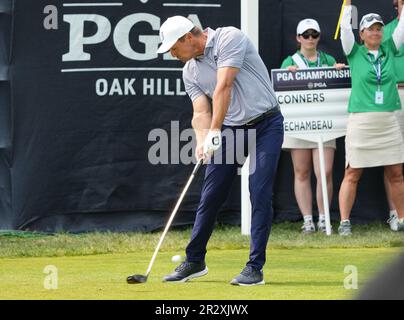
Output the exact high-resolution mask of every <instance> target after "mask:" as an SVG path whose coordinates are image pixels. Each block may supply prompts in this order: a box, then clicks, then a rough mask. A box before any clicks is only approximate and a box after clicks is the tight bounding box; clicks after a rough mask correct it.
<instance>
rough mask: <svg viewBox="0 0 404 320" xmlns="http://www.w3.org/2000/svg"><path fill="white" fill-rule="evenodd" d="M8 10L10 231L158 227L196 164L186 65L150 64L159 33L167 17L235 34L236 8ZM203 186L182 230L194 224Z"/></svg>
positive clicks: (136, 5) (76, 5)
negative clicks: (232, 30) (10, 18)
mask: <svg viewBox="0 0 404 320" xmlns="http://www.w3.org/2000/svg"><path fill="white" fill-rule="evenodd" d="M14 9H15V11H14V35H13V42H14V43H13V53H12V71H11V77H12V79H11V83H12V103H13V105H12V108H13V119H14V120H13V121H14V123H13V133H14V142H13V144H14V145H13V159H14V163H13V170H12V188H13V200H12V202H13V203H12V206H13V212H14V213H13V219H14V221H13V226H14V228H16V229H25V230H26V229H35V230H45V231H55V230H68V231H88V230H94V229H97V230H106V229H109V230H150V229H154V228H158V227H161V226H162V225H164V224H165V221H166V219H167V216H168V214H169V213H170V211H171V209H172V207H173V205H174V204H175V200H176V199H177V197H178V195H179V193H180V191H181V189H182V187H183V185H184V184H185V182H186V178H187V176H188V175H189V174H190V172H191V171H192V167H193V165H192V164H191V162H192V161H194V160H193V155H192V147H193V145H192V143H191V140H192V137H191V135H192V134H191V133H192V130H189V131H186V134H183V132H184V130H185V129H189V128H190V126H191V124H190V120H191V115H192V106H191V102H190V100H189V98H188V97H187V95H186V93H185V89H184V85H183V83H182V73H181V68H182V66H183V65H182V63H181V62H179V61H177V60H173V59H172V58H171V57H170V55H169V54H165V55H157V54H156V50H157V47H158V45H159V36H158V30H159V28H160V25H161V24H162V23H163V22H164V21H165V20H166V18H168V17H169V16H172V15H184V16H186V17H188V18H190V19H191V20H192V21H194V23H195V24H196V25H198V26H200V27H202V28H206V27H208V26H209V27H211V28H217V27H220V26H226V25H233V26H236V27H240V1H235V0H214V1H213V0H204V1H199V0H194V1H184V0H180V1H175V3H171V2H169V1H160V0H150V1H148V0H119V1H117V2H114V1H110V0H109V1H103V0H98V1H89V0H87V1H82V2H80V1H56V0H35V1H32V0H16V1H14ZM181 153H182V155H183V157H181V160H183V159H185V161H180V156H181ZM184 155H185V156H184ZM201 180H202V175H201V176H200V177H198V179H197V181H196V182H195V183H194V185H193V186H192V187H191V189H190V191H189V193H188V194H187V197H186V199H185V200H184V202H183V205H182V207H181V208H182V212H180V214H179V215H178V219H176V223H177V224H181V223H190V222H192V219H193V218H194V210H195V207H196V204H197V203H198V199H199V192H200V182H201ZM238 204H239V201H232V199H229V201H228V203H227V204H226V205H225V206H224V209H225V212H229V214H228V215H227V216H226V214H224V215H222V220H226V219H227V220H231V219H232V218H234V214H237V217H238V215H239V213H238V212H236V211H235V210H236V209H237V207H238ZM231 214H233V216H232V215H231ZM1 223H2V222H1V219H0V229H1Z"/></svg>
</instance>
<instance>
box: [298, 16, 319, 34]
mask: <svg viewBox="0 0 404 320" xmlns="http://www.w3.org/2000/svg"><path fill="white" fill-rule="evenodd" d="M310 29H313V30H316V31H317V32H321V30H320V25H319V24H318V22H317V21H316V20H314V19H304V20H302V21H300V22H299V24H298V25H297V30H296V34H297V35H301V34H302V33H304V32H305V31H307V30H310Z"/></svg>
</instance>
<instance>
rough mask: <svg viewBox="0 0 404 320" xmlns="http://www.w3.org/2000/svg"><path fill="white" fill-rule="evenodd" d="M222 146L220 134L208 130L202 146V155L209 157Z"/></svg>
mask: <svg viewBox="0 0 404 320" xmlns="http://www.w3.org/2000/svg"><path fill="white" fill-rule="evenodd" d="M221 145H222V133H221V132H220V131H219V130H209V132H208V135H207V136H206V138H205V142H204V145H203V154H205V155H211V154H212V153H213V152H214V151H216V150H217V149H219V148H220V146H221Z"/></svg>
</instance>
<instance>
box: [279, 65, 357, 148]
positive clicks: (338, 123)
mask: <svg viewBox="0 0 404 320" xmlns="http://www.w3.org/2000/svg"><path fill="white" fill-rule="evenodd" d="M271 74H272V82H273V86H274V90H275V93H276V96H277V99H278V103H279V105H280V107H281V110H282V113H283V116H284V118H285V121H284V127H285V135H288V136H291V137H295V138H299V139H302V140H307V141H313V142H318V141H319V136H322V139H323V141H329V140H332V139H336V138H338V137H342V136H344V135H345V133H346V126H347V121H348V111H347V110H348V101H349V96H350V94H351V72H350V69H349V68H347V67H346V68H344V69H342V70H336V69H335V68H309V69H301V70H298V71H296V72H292V71H288V70H285V69H275V70H272V72H271Z"/></svg>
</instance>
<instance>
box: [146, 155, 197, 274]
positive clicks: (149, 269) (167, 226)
mask: <svg viewBox="0 0 404 320" xmlns="http://www.w3.org/2000/svg"><path fill="white" fill-rule="evenodd" d="M202 163H203V159H200V160H199V161H198V163H197V164H196V165H195V168H194V170H193V171H192V174H191V176H190V177H189V179H188V182H187V184H186V185H185V187H184V189H183V190H182V192H181V195H180V197H179V199H178V201H177V204H176V205H175V207H174V210H173V212H172V213H171V216H170V218H169V219H168V222H167V225H166V227H165V229H164V231H163V234H162V235H161V237H160V240H159V242H158V244H157V247H156V249H155V250H154V253H153V256H152V258H151V260H150V263H149V267H148V268H147V271H146V277H148V276H149V273H150V271H151V268H152V266H153V263H154V260H156V256H157V253H158V251H159V250H160V247H161V244H162V243H163V240H164V238H165V236H166V234H167V232H168V229H169V228H170V226H171V223H172V222H173V220H174V217H175V215H176V213H177V211H178V208H179V207H180V205H181V202H182V200H183V199H184V196H185V194H186V193H187V191H188V188H189V186H190V185H191V183H192V180H194V177H195V175H196V173H197V172H198V170H199V168H200V167H201V166H202Z"/></svg>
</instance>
